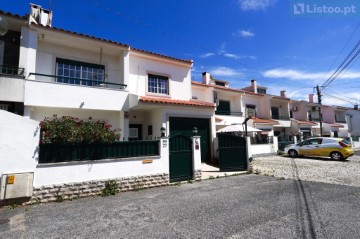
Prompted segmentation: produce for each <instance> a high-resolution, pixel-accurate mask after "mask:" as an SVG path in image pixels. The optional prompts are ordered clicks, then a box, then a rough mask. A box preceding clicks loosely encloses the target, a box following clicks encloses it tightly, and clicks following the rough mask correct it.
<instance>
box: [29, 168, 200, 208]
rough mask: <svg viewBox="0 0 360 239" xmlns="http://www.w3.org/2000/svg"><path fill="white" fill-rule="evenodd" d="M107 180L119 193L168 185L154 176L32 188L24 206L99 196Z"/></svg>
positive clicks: (160, 176)
mask: <svg viewBox="0 0 360 239" xmlns="http://www.w3.org/2000/svg"><path fill="white" fill-rule="evenodd" d="M200 178H201V172H200ZM108 180H116V182H117V184H118V188H119V191H120V192H126V191H131V190H140V189H146V188H152V187H159V186H167V185H169V175H168V174H155V175H146V176H137V177H126V178H114V179H106V180H100V181H87V182H79V183H66V184H58V185H48V186H41V187H34V190H33V196H32V197H31V199H30V201H29V202H27V203H26V204H34V203H45V202H59V201H63V200H72V199H77V198H82V197H88V196H96V195H100V194H101V192H102V190H103V189H104V187H105V182H106V181H108Z"/></svg>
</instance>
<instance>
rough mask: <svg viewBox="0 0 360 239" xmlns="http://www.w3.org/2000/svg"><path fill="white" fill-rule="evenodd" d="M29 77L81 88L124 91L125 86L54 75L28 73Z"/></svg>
mask: <svg viewBox="0 0 360 239" xmlns="http://www.w3.org/2000/svg"><path fill="white" fill-rule="evenodd" d="M30 76H38V77H37V78H36V80H40V81H46V80H41V78H42V77H45V78H52V79H53V80H52V82H57V83H61V84H68V85H81V86H92V87H104V88H113V89H114V88H115V89H125V88H126V87H127V85H125V84H118V83H112V82H106V81H95V80H87V79H80V78H74V77H64V76H54V75H47V74H41V73H30V74H29V77H30Z"/></svg>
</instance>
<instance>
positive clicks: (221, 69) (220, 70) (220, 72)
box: [209, 66, 243, 77]
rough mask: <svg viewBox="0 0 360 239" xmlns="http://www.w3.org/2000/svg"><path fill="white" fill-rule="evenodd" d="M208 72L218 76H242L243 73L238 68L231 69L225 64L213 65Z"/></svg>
mask: <svg viewBox="0 0 360 239" xmlns="http://www.w3.org/2000/svg"><path fill="white" fill-rule="evenodd" d="M209 72H210V74H212V75H214V76H218V77H233V76H242V75H243V73H242V72H241V71H239V70H236V69H232V68H229V67H225V66H217V67H213V68H212V69H210V70H209Z"/></svg>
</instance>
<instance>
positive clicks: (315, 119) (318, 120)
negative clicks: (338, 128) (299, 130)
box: [309, 117, 320, 122]
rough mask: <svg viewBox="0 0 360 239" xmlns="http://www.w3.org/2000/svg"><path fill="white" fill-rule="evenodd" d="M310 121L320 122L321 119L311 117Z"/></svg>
mask: <svg viewBox="0 0 360 239" xmlns="http://www.w3.org/2000/svg"><path fill="white" fill-rule="evenodd" d="M309 121H315V122H320V118H312V117H309Z"/></svg>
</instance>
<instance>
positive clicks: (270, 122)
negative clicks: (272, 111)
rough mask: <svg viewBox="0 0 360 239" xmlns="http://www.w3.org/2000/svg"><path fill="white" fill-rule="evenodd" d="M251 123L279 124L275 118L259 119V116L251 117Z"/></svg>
mask: <svg viewBox="0 0 360 239" xmlns="http://www.w3.org/2000/svg"><path fill="white" fill-rule="evenodd" d="M252 120H253V123H255V124H273V125H276V124H279V122H277V121H275V120H271V119H260V118H253V119H252Z"/></svg>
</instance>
